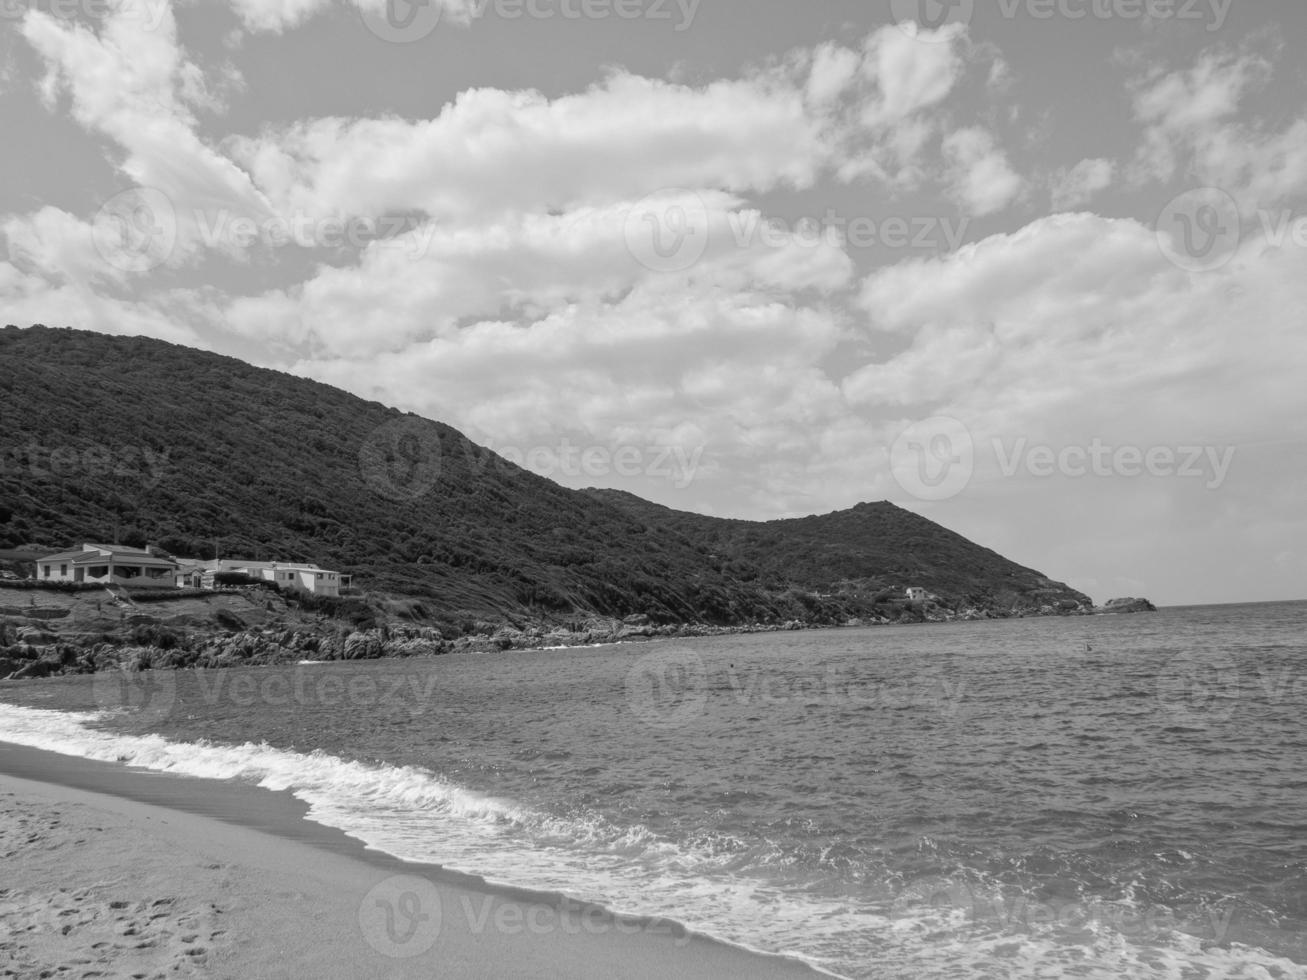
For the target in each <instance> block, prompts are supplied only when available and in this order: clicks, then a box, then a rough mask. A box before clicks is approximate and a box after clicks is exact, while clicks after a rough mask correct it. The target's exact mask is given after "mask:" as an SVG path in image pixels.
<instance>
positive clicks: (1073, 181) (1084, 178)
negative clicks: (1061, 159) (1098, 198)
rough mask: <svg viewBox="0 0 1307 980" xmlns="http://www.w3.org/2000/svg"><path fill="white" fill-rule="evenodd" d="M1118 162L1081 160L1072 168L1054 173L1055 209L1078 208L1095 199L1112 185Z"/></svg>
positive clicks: (1053, 193)
mask: <svg viewBox="0 0 1307 980" xmlns="http://www.w3.org/2000/svg"><path fill="white" fill-rule="evenodd" d="M1115 175H1116V164H1115V163H1113V162H1112V161H1111V160H1103V159H1094V160H1081V161H1080V162H1079V163H1077V164H1076V165H1075V166H1074V167H1072V168H1071V169H1070V170H1065V169H1064V170H1059V171H1058V172H1057V173H1056V174H1054V175H1053V189H1052V195H1053V210H1054V211H1066V210H1069V209H1071V208H1078V207H1080V206H1081V205H1084V204H1088V203H1089V202H1090V201H1091V200H1093V198H1094V195H1095V194H1097V193H1098V192H1099V191H1102V190H1106V189H1107V188H1108V187H1110V186H1112V178H1113V177H1114V176H1115Z"/></svg>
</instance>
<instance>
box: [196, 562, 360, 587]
mask: <svg viewBox="0 0 1307 980" xmlns="http://www.w3.org/2000/svg"><path fill="white" fill-rule="evenodd" d="M205 564H206V566H207V567H208V569H209V571H208V573H207V574H206V576H205V579H204V581H205V585H206V586H208V587H212V585H213V574H214V573H216V572H238V573H241V574H244V575H249V576H250V577H251V578H259V579H263V580H264V581H265V582H275V583H276V584H277V585H279V586H281V587H282V588H291V589H298V590H299V591H301V592H309V593H312V594H313V595H340V590H341V588H342V587H347V586H348V585H349V578H350V577H349V576H348V575H342V574H341V573H340V572H333V571H329V570H328V569H325V568H319V567H318V566H317V565H309V564H302V563H298V562H278V561H246V560H244V559H240V558H224V559H222V560H220V561H215V562H206V563H205Z"/></svg>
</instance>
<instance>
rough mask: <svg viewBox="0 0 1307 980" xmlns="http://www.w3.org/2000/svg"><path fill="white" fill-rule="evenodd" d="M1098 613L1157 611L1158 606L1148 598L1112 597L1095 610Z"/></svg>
mask: <svg viewBox="0 0 1307 980" xmlns="http://www.w3.org/2000/svg"><path fill="white" fill-rule="evenodd" d="M1094 612H1095V613H1096V614H1098V615H1103V614H1108V613H1141V612H1157V607H1156V606H1155V605H1153V604H1152V603H1151V602H1149V601H1148V600H1147V599H1111V600H1109V601H1108V603H1107V604H1106V605H1103V606H1099V607H1098V608H1096V609H1095V610H1094Z"/></svg>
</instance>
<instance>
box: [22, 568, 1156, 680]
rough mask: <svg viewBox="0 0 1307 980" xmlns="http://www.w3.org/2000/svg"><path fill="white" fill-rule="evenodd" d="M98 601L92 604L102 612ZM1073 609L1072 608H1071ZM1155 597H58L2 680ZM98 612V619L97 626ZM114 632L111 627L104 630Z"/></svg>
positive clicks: (514, 646) (864, 622)
mask: <svg viewBox="0 0 1307 980" xmlns="http://www.w3.org/2000/svg"><path fill="white" fill-rule="evenodd" d="M92 605H93V608H92ZM1072 606H1074V608H1071V607H1072ZM1153 609H1154V607H1153V606H1152V604H1151V603H1149V602H1148V601H1147V600H1142V599H1118V600H1113V601H1112V602H1110V603H1108V604H1107V605H1106V606H1103V607H1097V608H1094V607H1087V606H1085V605H1083V604H1074V603H1070V604H1068V603H1061V604H1058V605H1045V606H1041V607H1038V608H1035V607H1022V608H1013V609H1011V610H1007V611H1002V612H994V611H992V610H989V609H984V608H979V607H967V606H962V607H959V608H951V607H949V606H946V605H943V604H941V603H938V602H935V601H925V602H913V603H910V602H902V603H898V604H896V605H895V606H893V607H890V608H888V609H887V614H886V615H877V616H868V617H863V618H852V619H847V620H844V621H842V622H829V621H826V622H803V621H800V620H791V621H788V622H784V623H746V624H738V625H730V626H722V625H710V624H702V623H691V624H659V623H655V622H653V621H652V620H651V619H650V618H649V617H648V616H642V615H633V616H628V617H626V618H625V619H615V618H609V617H599V616H594V617H588V618H585V619H583V620H578V621H575V622H572V623H569V624H567V625H566V626H560V625H557V624H545V623H542V624H517V625H514V624H504V623H490V622H472V623H469V624H468V626H469V627H470V628H469V629H467V630H466V631H465V632H464V633H463V634H462V635H457V636H453V635H446V633H445V632H444V631H442V630H441V629H439V628H437V627H435V626H431V625H423V624H415V623H409V622H380V623H377V624H370V625H367V626H359V625H357V624H355V625H351V624H349V623H347V622H344V621H341V620H340V619H335V618H331V617H328V616H322V615H317V616H308V615H303V614H299V613H298V610H297V609H296V607H295V605H294V603H288V602H286V601H285V599H283V598H280V597H271V598H270V597H269V596H268V595H267V594H266V593H264V592H262V591H260V590H251V591H249V592H246V593H240V594H223V595H218V596H214V597H213V598H212V599H206V598H194V597H191V598H188V599H186V600H179V601H178V602H175V603H157V604H151V606H148V607H147V606H144V605H142V606H134V607H130V608H129V607H126V606H121V605H120V606H115V607H113V608H111V609H109V610H105V609H104V608H103V604H102V603H101V602H99V601H94V602H92V601H91V600H80V601H79V599H78V597H76V596H72V597H69V596H66V595H62V596H60V601H58V602H56V601H55V600H54V599H53V598H52V597H45V598H43V599H42V601H41V602H37V601H36V599H35V598H34V597H32V596H29V604H28V605H27V606H5V605H3V604H0V681H3V680H27V679H35V678H43V677H51V676H61V675H71V674H89V673H96V672H99V671H105V670H127V671H141V670H174V669H184V668H205V669H221V668H227V667H246V666H269V665H275V664H295V663H301V662H305V661H314V662H318V661H339V660H378V659H382V658H391V657H394V658H413V657H436V656H447V655H453V654H489V653H502V652H508V651H542V652H548V651H551V650H561V649H567V648H573V647H590V646H602V645H609V644H618V643H644V642H649V641H654V640H665V639H678V638H690V637H705V636H724V635H731V634H743V633H770V632H782V631H793V630H806V629H830V628H840V627H854V628H856V627H868V626H888V625H912V624H920V623H947V622H972V621H981V620H988V619H1006V618H1024V617H1027V616H1058V615H1061V616H1069V615H1090V614H1102V613H1130V612H1139V611H1149V610H1153ZM88 617H89V620H88ZM106 627H109V628H106Z"/></svg>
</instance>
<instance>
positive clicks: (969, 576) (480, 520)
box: [0, 326, 1089, 625]
mask: <svg viewBox="0 0 1307 980" xmlns="http://www.w3.org/2000/svg"><path fill="white" fill-rule="evenodd" d="M0 424H3V426H4V433H5V445H4V449H3V456H0V549H2V548H22V547H26V546H31V545H36V546H41V547H51V548H57V547H64V546H67V545H70V544H75V543H77V542H80V541H86V540H89V541H96V540H105V539H111V538H113V537H115V536H116V537H117V538H118V539H119V540H120V541H122V542H123V543H125V544H137V545H143V544H146V543H152V544H157V545H159V546H161V547H163V548H165V549H167V550H168V551H170V552H172V553H174V554H176V555H179V556H187V557H197V558H208V557H212V556H213V555H214V554H215V553H216V552H220V553H221V554H222V555H223V556H232V557H236V556H239V557H244V558H255V559H268V560H271V559H274V558H275V559H282V560H306V561H313V562H317V563H320V564H322V565H323V566H326V567H332V568H338V569H341V570H343V571H346V572H350V573H352V574H353V575H354V576H355V583H356V585H358V586H359V587H361V588H364V589H367V590H370V591H376V592H389V593H394V594H398V595H406V596H414V597H419V598H421V599H422V600H423V603H424V605H426V606H428V607H429V608H430V609H431V610H432V611H433V612H435V613H438V614H439V616H440V617H441V618H442V619H448V618H451V617H459V616H468V617H476V618H481V619H497V620H506V621H514V620H517V621H522V620H526V619H534V620H537V621H559V622H562V621H566V620H568V619H569V618H575V617H577V616H584V615H590V614H596V615H605V616H614V617H625V616H630V615H647V616H649V617H650V618H651V619H652V620H654V621H655V622H662V623H689V622H699V623H714V624H722V625H731V624H740V623H751V622H783V621H787V620H793V619H799V620H802V621H805V622H842V621H844V620H845V619H848V618H850V617H853V616H859V615H864V614H867V613H869V612H871V611H872V609H873V608H874V607H876V605H877V602H876V600H877V599H878V598H879V599H884V598H885V596H884V595H880V596H878V595H877V593H879V592H888V591H889V590H895V589H899V588H901V587H902V586H904V585H906V584H911V585H922V586H925V587H927V588H929V589H932V590H933V591H935V592H937V593H939V595H940V596H941V598H942V599H943V600H944V604H945V605H948V606H952V607H954V608H960V607H962V606H964V605H965V606H976V607H980V608H984V609H987V610H990V611H992V612H996V613H999V614H1003V613H1007V612H1009V611H1011V610H1012V609H1013V608H1014V607H1015V608H1023V609H1031V610H1037V609H1039V608H1040V607H1041V606H1048V605H1050V604H1052V605H1056V604H1057V603H1059V602H1060V603H1064V604H1066V605H1067V606H1068V607H1070V606H1074V605H1077V604H1088V602H1089V600H1088V599H1087V598H1086V597H1085V596H1082V595H1080V594H1079V593H1075V592H1073V591H1072V590H1070V589H1068V588H1067V587H1066V586H1063V585H1060V584H1057V583H1050V582H1048V581H1047V580H1046V579H1044V578H1043V577H1042V576H1041V575H1039V574H1038V573H1036V572H1032V571H1030V570H1029V569H1025V568H1021V567H1020V566H1018V565H1015V564H1013V563H1011V562H1008V561H1006V560H1005V559H1003V558H1002V557H1001V556H999V555H997V554H995V553H994V552H992V551H989V550H987V549H985V548H981V547H979V546H977V545H974V544H972V543H971V542H968V541H966V540H965V539H964V538H962V537H960V536H959V535H956V534H954V533H952V532H950V531H947V530H946V529H944V528H942V527H940V526H938V525H936V524H933V523H931V522H930V521H927V520H925V519H924V518H921V517H919V516H917V515H914V514H911V513H909V512H908V511H904V510H902V509H900V508H897V507H894V506H893V505H890V504H874V505H863V506H860V507H857V508H854V509H853V510H849V511H844V512H841V513H838V514H830V515H826V516H823V517H812V518H805V519H802V520H797V521H778V522H772V523H766V524H757V523H750V522H746V521H732V520H719V519H716V518H708V517H703V516H699V515H694V514H684V513H679V512H676V511H671V510H668V509H666V508H663V507H659V506H657V505H654V504H651V503H648V502H647V501H642V500H639V499H638V498H634V497H631V496H629V495H626V494H620V493H615V492H610V491H588V492H581V491H573V490H568V489H565V488H563V487H560V486H558V485H557V484H555V483H553V482H551V481H549V480H546V479H543V478H541V477H539V476H536V475H534V474H532V473H529V472H527V471H525V470H523V469H520V468H518V467H516V466H513V465H512V464H511V463H509V462H507V461H505V460H502V459H499V458H498V457H494V456H492V455H491V454H489V453H488V451H487V450H485V449H484V448H482V447H479V446H476V445H474V444H472V443H471V442H470V441H468V440H467V439H466V438H465V437H464V436H462V435H461V434H460V433H459V432H457V431H455V430H454V429H452V428H450V427H449V426H446V425H442V424H440V423H438V422H430V421H426V420H420V419H417V418H416V417H414V416H406V415H404V414H403V413H400V412H399V411H397V410H395V409H392V408H387V407H386V406H384V405H381V404H378V403H376V402H368V401H364V400H362V399H359V398H356V397H354V396H353V395H349V394H346V393H345V392H343V391H339V390H337V389H335V388H331V387H329V386H327V385H323V384H319V383H317V382H313V381H309V380H305V379H303V378H298V377H294V376H291V375H287V374H283V373H279V372H276V371H270V370H266V369H262V368H256V367H252V366H251V365H248V364H245V363H244V362H241V361H238V360H235V359H232V358H228V357H222V356H218V355H215V354H210V353H205V352H202V351H197V350H192V349H190V348H186V347H180V346H177V345H173V344H168V343H164V342H161V341H157V340H149V339H144V338H136V337H111V336H106V335H102V334H96V333H89V332H84V331H77V330H68V329H49V328H45V327H39V326H38V327H32V328H29V329H18V328H16V327H6V328H5V329H3V330H0Z"/></svg>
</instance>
